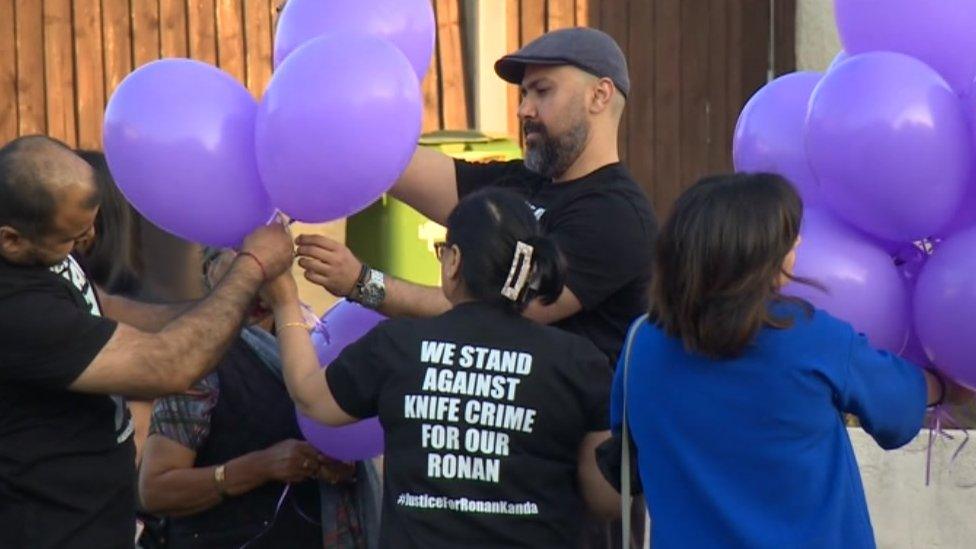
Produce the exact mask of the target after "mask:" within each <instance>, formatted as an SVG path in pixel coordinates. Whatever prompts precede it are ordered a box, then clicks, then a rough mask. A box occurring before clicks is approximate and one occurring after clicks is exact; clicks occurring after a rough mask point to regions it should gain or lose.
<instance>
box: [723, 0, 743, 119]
mask: <svg viewBox="0 0 976 549" xmlns="http://www.w3.org/2000/svg"><path fill="white" fill-rule="evenodd" d="M719 1H721V0H719ZM727 2H728V4H727V9H726V12H725V18H726V19H725V20H726V27H725V28H726V29H727V30H728V32H727V33H726V35H725V51H726V54H725V55H726V57H725V65H726V67H727V68H728V69H727V71H726V76H725V82H726V86H725V97H726V98H727V101H728V107H729V114H731V112H732V111H735V112H736V113H738V112H739V111H740V110H742V107H744V106H745V103H746V99H747V98H746V97H743V92H742V90H743V86H742V62H741V57H742V15H741V14H742V8H743V6H742V2H743V0H727ZM737 117H738V116H737V115H736V118H737ZM730 120H731V122H732V124H735V119H731V118H730Z"/></svg>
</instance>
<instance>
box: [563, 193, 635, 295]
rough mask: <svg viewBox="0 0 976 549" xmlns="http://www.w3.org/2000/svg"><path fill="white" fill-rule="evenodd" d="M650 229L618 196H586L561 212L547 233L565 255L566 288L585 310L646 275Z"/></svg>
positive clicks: (630, 205)
mask: <svg viewBox="0 0 976 549" xmlns="http://www.w3.org/2000/svg"><path fill="white" fill-rule="evenodd" d="M653 230H654V229H653V227H651V226H648V224H647V221H646V220H644V219H643V218H642V217H641V215H640V213H639V212H638V210H637V209H636V208H635V206H634V205H633V204H631V203H630V201H629V199H628V198H627V197H625V196H623V195H613V194H596V193H594V194H590V195H585V196H582V197H580V198H579V199H577V200H575V201H573V202H572V203H571V204H569V205H567V206H566V208H565V209H563V210H562V211H561V212H560V214H559V219H558V220H556V221H555V222H554V223H553V224H552V225H551V226H550V228H549V235H550V236H551V237H553V238H554V239H555V240H556V244H557V245H558V246H559V249H560V250H561V251H562V253H563V255H565V256H566V262H567V264H568V267H569V269H568V272H567V276H566V286H567V287H568V288H569V289H570V290H572V292H573V294H575V295H576V297H577V298H579V300H580V303H582V305H583V308H584V309H586V310H592V309H595V308H596V307H598V306H600V304H601V303H602V302H603V301H604V300H606V299H607V298H608V297H609V296H610V295H612V294H613V293H614V292H616V291H617V290H619V289H620V288H622V287H623V286H625V285H626V284H628V283H629V282H630V281H632V280H634V279H635V278H637V277H640V276H646V275H647V273H649V272H650V269H651V258H652V257H653V249H652V247H653V244H654V234H653Z"/></svg>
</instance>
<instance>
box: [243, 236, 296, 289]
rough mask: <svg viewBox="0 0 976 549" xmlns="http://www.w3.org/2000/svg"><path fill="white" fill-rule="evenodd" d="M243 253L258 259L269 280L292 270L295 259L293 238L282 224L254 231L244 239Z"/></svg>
mask: <svg viewBox="0 0 976 549" xmlns="http://www.w3.org/2000/svg"><path fill="white" fill-rule="evenodd" d="M241 251H242V252H247V253H250V254H253V255H254V256H255V257H257V258H258V261H260V262H261V265H262V266H263V267H264V270H265V272H264V274H265V276H267V277H268V280H273V279H274V278H275V277H277V276H278V275H279V274H281V273H283V272H285V271H286V270H288V269H289V268H291V262H292V261H293V260H294V259H295V249H294V247H293V246H292V242H291V236H290V235H289V234H288V231H287V230H285V227H284V226H282V225H281V224H280V223H271V224H270V225H265V226H263V227H258V228H257V229H254V231H253V232H252V233H251V234H249V235H247V238H245V239H244V245H243V246H242V247H241Z"/></svg>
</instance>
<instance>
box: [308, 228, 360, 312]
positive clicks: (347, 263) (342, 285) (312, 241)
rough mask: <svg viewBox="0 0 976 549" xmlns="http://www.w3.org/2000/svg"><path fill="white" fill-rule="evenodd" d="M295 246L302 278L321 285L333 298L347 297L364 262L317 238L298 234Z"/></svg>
mask: <svg viewBox="0 0 976 549" xmlns="http://www.w3.org/2000/svg"><path fill="white" fill-rule="evenodd" d="M295 242H296V243H297V244H298V257H300V258H301V259H299V260H298V264H299V265H300V266H301V267H302V268H303V269H305V278H306V279H308V280H309V282H312V283H314V284H318V285H319V286H322V287H323V288H325V289H326V290H328V292H329V293H331V294H332V295H334V296H336V297H346V296H348V295H349V294H350V293H351V292H352V290H353V288H355V286H356V281H357V280H359V274H360V272H361V271H362V268H363V263H362V262H361V261H359V260H358V259H356V256H354V255H353V254H352V251H351V250H350V249H349V248H347V247H346V246H345V245H344V244H342V243H340V242H336V241H335V240H332V239H331V238H326V237H324V236H320V235H309V234H305V235H301V236H299V237H298V239H297V240H296V241H295Z"/></svg>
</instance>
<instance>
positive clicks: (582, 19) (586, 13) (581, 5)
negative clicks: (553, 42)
mask: <svg viewBox="0 0 976 549" xmlns="http://www.w3.org/2000/svg"><path fill="white" fill-rule="evenodd" d="M597 1H598V0H576V26H577V27H588V26H590V9H591V8H590V3H591V2H592V3H596V2H597ZM645 3H646V2H645Z"/></svg>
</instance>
